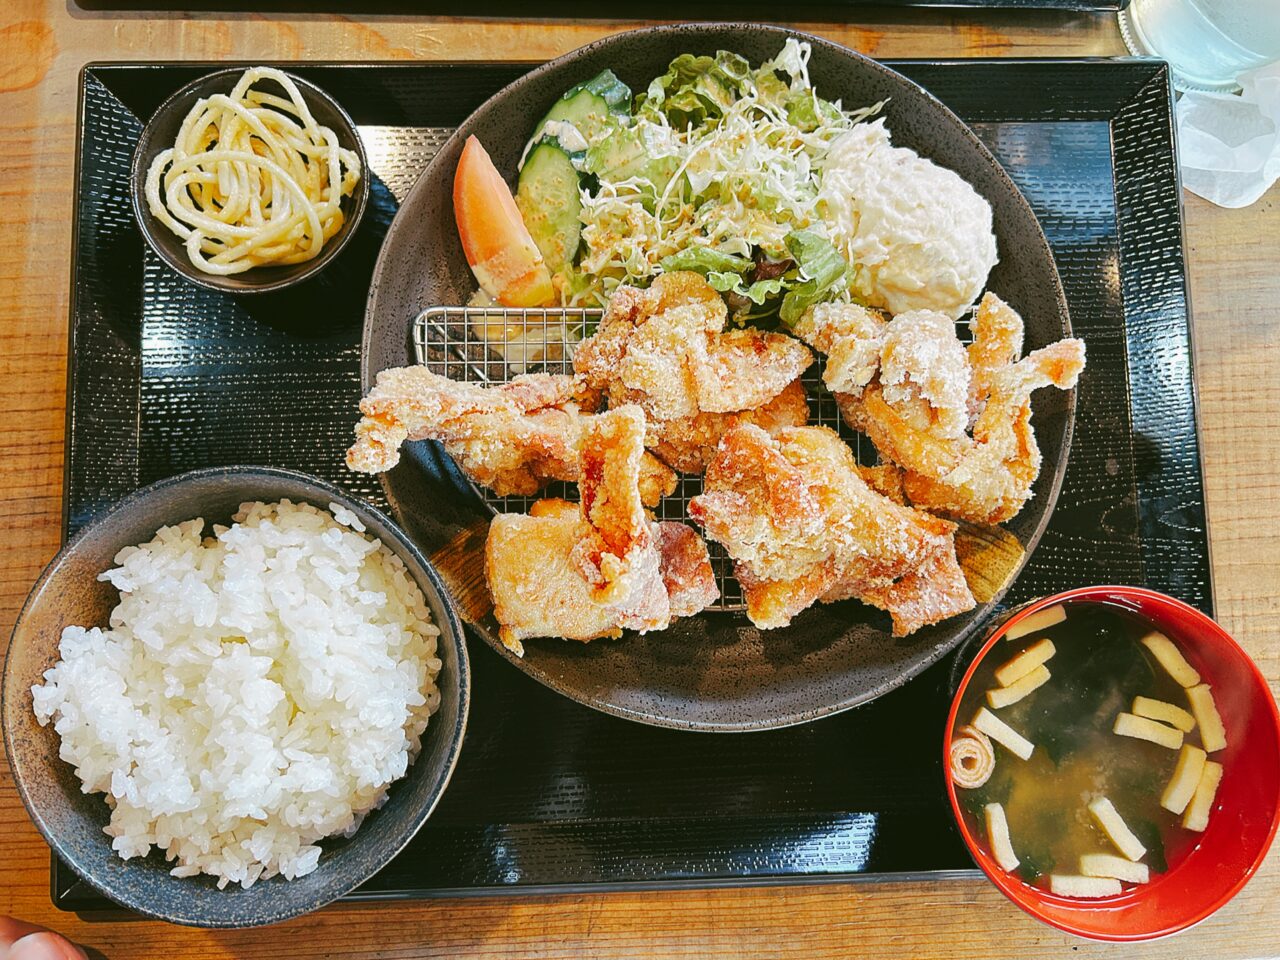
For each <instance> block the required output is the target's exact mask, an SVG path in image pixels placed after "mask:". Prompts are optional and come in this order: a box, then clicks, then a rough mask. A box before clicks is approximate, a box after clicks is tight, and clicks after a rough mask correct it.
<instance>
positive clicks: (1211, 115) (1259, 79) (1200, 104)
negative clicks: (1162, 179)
mask: <svg viewBox="0 0 1280 960" xmlns="http://www.w3.org/2000/svg"><path fill="white" fill-rule="evenodd" d="M1239 83H1240V86H1241V88H1242V93H1241V94H1240V95H1239V96H1236V95H1234V94H1224V93H1195V92H1188V93H1184V94H1183V95H1182V98H1181V99H1180V100H1179V101H1178V106H1177V110H1176V113H1177V124H1178V159H1179V162H1180V163H1181V164H1182V185H1183V186H1184V187H1186V188H1187V189H1188V190H1190V191H1191V192H1192V193H1194V194H1197V195H1198V196H1201V197H1204V198H1205V199H1206V200H1208V201H1210V202H1212V203H1216V204H1218V206H1220V207H1247V206H1249V204H1251V203H1253V202H1254V201H1255V200H1257V199H1258V198H1259V197H1261V196H1262V195H1263V194H1264V193H1266V192H1267V189H1268V188H1269V187H1270V186H1271V185H1272V184H1273V183H1275V181H1276V180H1277V178H1280V62H1276V63H1272V64H1268V65H1267V66H1265V67H1259V68H1258V69H1256V70H1251V71H1249V72H1248V73H1244V74H1241V75H1240V78H1239Z"/></svg>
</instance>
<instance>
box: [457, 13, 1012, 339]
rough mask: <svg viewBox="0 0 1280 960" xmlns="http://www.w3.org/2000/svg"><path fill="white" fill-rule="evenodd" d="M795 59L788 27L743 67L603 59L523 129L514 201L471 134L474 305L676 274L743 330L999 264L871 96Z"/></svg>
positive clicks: (553, 296)
mask: <svg viewBox="0 0 1280 960" xmlns="http://www.w3.org/2000/svg"><path fill="white" fill-rule="evenodd" d="M809 55H810V47H809V45H808V44H806V43H803V42H800V41H798V40H796V39H794V38H792V39H788V40H787V41H786V43H785V45H784V46H783V48H782V50H781V51H779V53H778V54H777V56H775V57H774V58H773V59H771V60H768V61H766V62H765V63H763V64H761V65H760V66H759V67H757V68H752V66H751V64H750V63H749V62H748V61H747V60H746V59H745V58H743V57H742V56H740V55H738V54H736V53H732V52H728V51H720V52H718V53H717V54H716V55H715V56H696V55H693V54H682V55H680V56H678V57H676V58H675V59H674V60H672V61H671V64H670V66H669V68H668V69H667V71H666V73H664V74H662V75H661V76H659V77H656V78H655V79H654V80H653V81H652V82H650V83H649V85H648V87H647V88H646V89H644V90H643V91H640V92H639V93H634V94H633V91H632V90H631V89H629V88H628V87H627V86H626V85H625V84H624V83H622V81H620V80H619V79H618V77H617V76H615V75H614V73H613V72H612V71H611V70H605V71H603V72H601V73H600V74H598V75H597V76H594V77H592V78H590V79H589V80H587V81H585V82H584V83H581V84H578V85H577V86H575V87H573V88H572V89H570V90H568V91H566V92H565V94H564V95H563V96H562V97H561V98H560V99H559V100H558V101H556V103H555V104H554V105H553V106H552V108H551V110H550V111H548V113H547V115H546V116H545V117H543V118H542V120H541V121H539V122H538V124H537V125H536V126H535V127H534V129H533V132H532V135H531V136H530V138H529V140H528V142H527V144H526V146H525V148H524V151H523V155H522V158H521V161H520V166H519V175H518V179H517V183H516V189H515V193H514V196H512V195H511V193H510V191H509V189H508V188H507V185H506V183H505V181H503V179H502V177H501V175H500V174H499V173H498V172H497V170H496V169H494V167H493V164H492V162H491V161H490V160H489V158H488V155H487V154H486V153H485V151H484V148H483V147H482V146H481V145H480V143H479V142H478V141H477V140H475V138H471V139H470V140H469V141H468V143H467V144H466V147H465V148H464V150H463V154H462V158H461V160H460V162H459V166H458V172H457V177H456V179H455V186H454V200H455V211H456V213H457V220H458V226H459V232H460V236H461V238H462V242H463V247H464V249H465V251H466V253H467V259H468V262H469V263H470V264H471V266H472V269H473V271H474V272H475V275H476V278H477V280H478V281H479V284H480V286H481V293H480V294H479V295H478V300H477V301H476V302H479V303H494V302H496V303H499V304H503V305H506V306H523V307H528V306H549V305H555V306H570V307H601V306H604V305H605V304H606V303H607V301H608V299H609V297H610V295H611V293H612V291H613V290H614V289H616V288H617V287H618V286H619V285H622V284H626V285H630V286H639V287H645V286H648V285H649V284H650V283H651V282H652V281H653V279H654V278H655V277H657V276H658V275H660V274H662V273H666V272H671V271H676V270H690V271H694V272H696V273H699V274H701V275H702V276H704V277H705V278H706V279H707V281H708V282H709V283H710V284H711V285H712V286H713V287H714V288H715V289H716V290H718V291H720V292H721V293H722V294H723V295H724V297H725V300H726V302H727V304H728V306H729V311H730V315H731V317H732V319H733V321H734V322H735V323H737V324H739V325H745V324H750V325H753V326H758V327H766V328H768V327H772V326H776V325H778V324H779V323H781V324H782V325H784V326H790V325H792V324H794V323H795V322H796V321H797V320H798V319H799V318H800V316H801V315H802V314H803V313H804V312H805V311H806V310H807V309H808V308H810V307H812V306H813V305H815V304H818V303H821V302H827V301H852V302H857V303H861V304H864V305H867V306H872V307H884V308H892V310H893V312H895V313H897V312H901V311H903V310H908V309H924V308H928V309H938V310H941V311H942V312H945V313H948V314H950V315H952V316H955V317H958V316H959V315H960V314H961V313H963V312H964V311H966V310H968V309H969V307H970V305H971V304H972V302H973V301H974V299H976V297H977V295H978V294H979V293H980V292H981V290H982V288H983V286H984V284H985V281H986V278H987V274H988V273H989V271H990V269H991V267H992V265H993V264H994V263H995V261H996V256H995V254H996V250H995V238H994V235H993V234H992V231H991V209H990V207H989V205H987V203H986V201H985V200H983V199H982V198H981V197H980V196H979V195H978V194H977V193H976V192H975V191H974V190H973V188H972V187H971V186H970V185H969V184H968V183H966V182H965V181H964V180H962V179H961V178H960V177H958V176H957V175H956V174H954V173H953V172H951V171H949V170H945V169H943V168H941V167H937V166H936V165H934V164H933V163H931V162H930V161H928V160H925V159H922V158H920V157H918V156H917V155H916V154H915V153H914V152H913V151H911V150H906V149H903V148H899V147H894V146H892V145H891V144H890V142H889V134H888V132H887V131H886V130H885V128H884V121H883V120H882V119H875V117H876V114H878V113H879V112H880V110H881V109H882V107H883V106H884V104H883V103H876V104H872V105H870V106H866V107H862V108H859V109H856V110H846V109H845V108H844V107H843V106H842V105H841V103H840V102H839V101H830V100H826V99H824V98H823V97H821V96H819V94H818V93H817V91H816V90H815V89H814V86H813V84H812V83H811V82H810V79H809V71H808V61H809ZM500 333H501V338H502V339H510V338H511V334H512V331H511V330H510V329H504V330H502V331H500ZM574 339H576V337H575V338H574Z"/></svg>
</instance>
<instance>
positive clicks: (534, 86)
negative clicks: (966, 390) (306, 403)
mask: <svg viewBox="0 0 1280 960" xmlns="http://www.w3.org/2000/svg"><path fill="white" fill-rule="evenodd" d="M792 35H794V32H793V31H787V30H783V29H780V28H776V27H767V26H761V25H743V24H739V25H731V26H717V25H708V24H691V25H685V26H676V27H658V28H651V29H646V30H638V31H634V32H631V33H624V34H620V35H617V36H613V37H609V38H607V39H605V40H601V41H599V42H597V43H594V44H590V45H588V46H586V47H583V48H582V49H580V50H577V51H574V52H573V53H570V54H568V55H567V56H564V57H561V58H560V59H558V60H554V61H552V62H550V63H548V64H545V65H544V66H541V67H539V68H537V69H536V70H534V71H532V72H530V73H529V74H528V75H526V76H524V77H522V78H521V79H519V80H517V81H516V82H515V83H513V84H511V85H510V86H508V87H506V88H505V89H503V90H502V91H500V92H499V93H497V94H496V95H495V96H493V97H492V98H491V99H490V100H488V101H487V102H486V103H485V104H484V105H483V106H481V107H480V109H479V110H477V111H476V112H475V113H474V114H472V115H471V116H470V117H468V118H467V119H466V120H465V121H464V122H463V123H462V124H461V125H460V126H459V127H458V129H457V131H456V132H455V133H454V134H453V136H452V137H450V138H449V140H448V141H447V142H446V143H445V144H444V146H443V147H441V149H440V152H439V153H438V154H436V157H435V159H434V160H432V162H431V165H430V166H429V167H427V169H426V171H425V172H424V173H423V175H422V177H421V178H420V179H419V180H418V182H417V183H416V184H415V185H414V187H413V189H412V190H411V191H410V192H409V194H408V196H407V197H405V199H404V202H403V204H402V205H401V207H400V212H399V213H398V214H397V216H396V219H395V221H394V222H393V223H392V225H391V230H390V232H389V233H388V234H387V239H386V242H385V243H384V245H383V248H382V254H381V256H380V258H379V261H378V265H377V268H376V269H375V271H374V276H373V283H372V286H371V289H370V294H369V307H368V312H367V314H366V318H365V332H364V350H363V363H362V370H361V373H362V381H363V385H364V388H365V389H366V390H367V389H368V388H369V387H370V386H371V385H372V383H373V379H374V377H375V375H376V374H377V373H378V371H380V370H384V369H386V368H388V367H398V366H404V365H407V364H410V363H412V362H413V353H412V348H411V344H410V337H409V329H410V320H411V319H412V318H413V317H414V316H415V315H416V314H417V313H418V312H419V311H420V310H422V309H423V308H424V307H428V306H435V305H439V304H462V303H466V302H467V300H468V299H469V298H470V296H471V294H472V293H473V291H474V290H475V281H474V279H473V278H472V275H471V271H470V269H469V268H468V267H467V263H466V260H465V258H464V257H463V253H462V247H461V245H460V243H459V241H458V236H457V228H456V226H455V225H454V217H453V208H452V184H453V173H454V168H455V166H456V164H457V159H458V155H459V153H460V151H461V149H462V143H463V141H464V140H465V139H466V137H467V136H468V135H470V134H475V135H476V136H477V137H479V138H480V140H481V142H483V143H484V145H485V147H486V149H487V150H488V151H489V154H490V155H491V156H492V157H493V161H494V163H495V164H496V165H497V167H498V169H499V170H500V171H502V172H503V173H504V175H506V176H507V177H508V179H510V180H514V175H515V170H516V164H517V161H518V159H519V156H520V152H521V150H522V148H523V147H524V142H525V138H526V135H527V134H526V131H527V129H528V128H529V125H530V120H529V118H530V117H539V116H542V115H543V114H544V113H545V112H546V110H547V109H548V108H549V107H550V105H551V103H552V102H553V101H554V100H555V99H556V98H558V97H559V96H560V95H561V94H562V93H563V92H564V91H565V90H567V89H569V87H571V86H573V85H574V84H576V83H579V82H581V81H583V80H585V79H587V78H589V77H591V76H593V75H594V74H596V73H598V72H599V71H600V70H603V69H605V68H606V67H608V68H611V69H612V70H613V71H614V72H615V73H617V74H618V75H619V77H621V79H622V80H623V81H624V82H625V83H627V84H628V85H629V86H630V87H631V88H632V89H633V90H642V89H644V87H645V86H646V85H647V84H648V81H649V80H650V79H651V78H652V77H655V76H658V75H660V74H661V73H662V72H663V71H664V70H665V69H666V65H667V63H668V62H669V61H670V60H671V59H672V58H673V57H675V56H676V55H678V54H680V53H689V52H692V53H697V54H704V53H714V52H715V51H716V50H718V49H726V50H733V51H735V52H737V53H740V54H743V55H744V56H746V57H748V58H749V59H750V60H751V62H752V63H756V64H758V63H760V62H762V61H764V60H766V59H768V58H769V57H770V56H772V55H774V54H775V53H777V51H778V50H779V49H780V48H781V47H782V44H783V41H784V40H785V39H786V38H787V37H788V36H792ZM805 39H807V40H808V41H809V42H810V43H811V44H812V45H813V55H812V58H811V60H810V62H809V72H810V76H811V77H812V79H813V82H814V84H815V86H816V87H817V89H818V90H819V91H820V92H821V93H822V94H823V95H825V96H827V97H829V98H831V99H833V100H834V99H837V98H838V99H841V100H842V101H843V102H844V104H845V105H846V106H856V105H861V104H870V103H875V102H877V101H881V100H884V101H888V106H887V107H886V111H885V113H886V116H887V125H888V128H889V130H890V132H891V133H892V135H893V140H894V143H895V144H898V145H902V146H908V147H912V148H914V149H915V150H917V151H918V152H919V153H921V154H922V155H924V156H927V157H930V158H932V159H933V160H935V161H937V162H939V163H941V164H943V165H945V166H947V167H950V168H952V169H954V170H956V171H957V172H958V173H960V175H961V176H963V177H964V178H965V179H966V180H968V181H969V182H970V183H972V184H973V185H974V186H975V187H976V188H977V190H978V191H979V193H981V194H982V195H983V196H984V197H986V198H987V200H988V201H989V202H990V203H991V206H992V208H993V210H994V213H995V231H996V237H997V240H998V244H999V252H1000V258H1001V261H1000V264H999V265H998V266H997V267H996V269H995V270H994V271H993V272H992V274H991V278H990V281H989V286H990V288H991V289H992V290H995V291H996V292H997V293H999V294H1000V295H1001V296H1002V297H1004V298H1005V299H1006V300H1007V301H1008V302H1009V303H1010V304H1012V305H1013V307H1014V308H1015V309H1017V310H1018V311H1019V312H1021V314H1022V316H1023V318H1024V320H1025V321H1026V341H1027V345H1026V346H1027V349H1028V350H1030V349H1033V348H1036V347H1041V346H1044V345H1045V344H1047V343H1050V342H1052V341H1055V340H1058V339H1059V338H1061V337H1062V336H1064V335H1066V334H1068V333H1069V332H1070V325H1069V322H1068V319H1067V305H1066V298H1065V297H1064V295H1063V292H1062V286H1061V284H1060V283H1059V281H1058V273H1057V269H1056V267H1055V265H1054V260H1053V254H1052V253H1051V252H1050V249H1049V245H1048V242H1047V241H1046V240H1045V237H1044V233H1043V232H1042V231H1041V229H1040V225H1039V223H1038V222H1037V221H1036V218H1035V215H1034V214H1033V213H1032V211H1031V208H1030V207H1029V206H1028V205H1027V202H1026V200H1025V199H1024V198H1023V196H1022V194H1021V193H1020V192H1019V190H1018V188H1017V187H1016V186H1014V184H1013V182H1012V181H1011V180H1010V179H1009V177H1008V176H1007V175H1006V174H1005V172H1004V170H1003V169H1002V168H1001V166H1000V164H999V163H998V162H997V161H996V159H995V158H994V157H993V156H992V155H991V153H990V151H989V150H987V148H986V147H985V146H983V145H982V143H981V142H980V141H979V140H978V138H977V137H975V136H974V134H973V132H972V131H971V130H970V129H969V128H968V127H967V126H965V124H964V123H963V122H962V121H961V120H960V119H959V118H958V117H956V116H955V114H953V113H952V112H951V111H950V110H948V109H947V108H946V107H944V106H943V105H942V104H941V103H940V102H939V101H938V100H936V99H935V98H934V97H933V96H932V95H930V94H929V93H927V92H926V91H925V90H924V89H923V88H922V87H920V86H918V85H917V84H915V83H913V82H912V81H910V80H908V79H907V78H906V77H904V76H902V75H901V74H899V73H896V72H895V71H893V70H890V69H889V68H888V67H885V66H882V65H880V64H878V63H876V62H875V61H873V60H870V59H868V58H866V57H863V56H861V55H859V54H857V53H854V52H853V51H851V50H848V49H846V48H845V47H841V46H838V45H836V44H833V43H829V42H827V41H824V40H821V39H819V38H817V37H805ZM1086 376H1087V374H1086ZM1073 407H1074V394H1073V393H1063V392H1061V391H1055V390H1043V391H1040V392H1038V393H1037V394H1036V395H1035V399H1034V415H1035V424H1036V433H1037V437H1038V438H1039V441H1040V446H1041V449H1042V451H1043V454H1044V466H1043V468H1042V470H1041V474H1040V478H1039V480H1038V481H1037V483H1036V486H1035V496H1034V499H1033V500H1032V501H1031V502H1030V503H1029V504H1028V505H1027V507H1026V508H1025V509H1024V510H1023V511H1022V513H1020V514H1019V515H1018V516H1017V517H1016V518H1015V519H1014V520H1012V521H1011V522H1010V523H1008V524H1007V527H1006V529H1007V530H1008V532H1009V533H1010V534H1012V535H1013V537H1015V538H1016V539H1017V544H1015V545H1014V552H1015V554H1016V556H1014V557H1013V558H1012V559H1010V560H1009V562H1008V564H1007V566H1006V567H1005V568H1004V569H1003V570H1002V571H1001V573H1000V576H999V582H997V583H996V584H995V585H994V586H993V587H992V588H991V589H988V590H985V591H984V593H983V595H982V596H981V598H980V599H981V600H982V601H983V602H981V603H980V604H979V605H978V606H977V608H976V609H974V610H972V611H970V612H969V613H967V614H964V615H962V616H959V617H955V618H952V619H951V620H948V621H946V622H944V623H941V624H938V625H936V626H933V627H929V628H927V629H924V630H921V631H919V632H918V633H916V634H914V635H912V636H910V637H907V638H905V639H898V638H894V637H892V636H891V635H890V631H889V620H888V617H887V615H885V614H883V613H881V612H879V611H874V610H872V609H870V608H868V607H865V606H863V605H862V604H859V603H857V602H853V601H849V602H845V603H839V604H831V605H827V604H819V605H817V606H814V607H812V608H810V609H809V610H807V611H805V612H804V613H802V614H801V615H800V616H798V617H797V618H796V619H795V620H794V621H793V623H792V624H791V625H790V626H789V627H786V628H784V629H780V630H771V631H768V632H767V633H762V632H761V631H759V630H757V629H756V628H755V627H753V626H752V625H751V623H750V622H749V621H748V620H747V619H746V617H745V615H742V614H727V613H714V612H706V613H703V614H700V615H699V616H696V617H692V618H689V619H685V620H680V621H677V622H676V623H675V624H673V625H672V627H671V628H670V629H668V630H666V631H663V632H661V633H654V634H648V635H645V636H642V637H637V636H633V635H627V636H624V637H623V638H622V639H620V640H617V641H596V642H594V643H591V644H589V645H584V644H580V643H566V642H564V641H562V640H556V639H551V640H546V639H544V640H534V641H530V642H527V643H526V644H525V648H526V653H525V656H524V657H517V656H515V655H514V654H511V653H510V652H509V651H507V650H506V648H505V647H503V646H502V644H501V642H500V641H499V640H498V638H497V630H496V624H495V622H494V621H493V619H492V615H491V614H487V613H486V605H485V604H484V602H483V592H482V591H483V582H482V579H481V577H482V574H481V570H482V556H481V551H482V548H483V540H484V525H485V522H486V520H487V518H488V513H487V512H486V508H485V507H484V505H483V504H482V503H481V502H480V501H479V500H478V499H477V498H476V497H474V496H472V495H468V494H467V493H465V492H460V490H459V487H458V485H457V484H456V482H453V481H452V480H451V478H450V476H449V473H448V471H441V469H440V467H439V463H440V460H441V458H442V457H443V456H444V455H443V454H442V453H441V452H440V450H439V448H438V447H437V446H436V445H435V444H431V443H414V444H409V445H408V446H407V455H406V456H405V457H404V459H403V460H402V462H401V465H400V466H398V467H396V468H395V469H394V470H392V471H391V472H390V473H388V474H386V475H384V477H383V484H384V486H385V488H386V492H387V497H388V499H389V500H390V502H391V506H392V509H393V510H394V511H395V513H396V517H397V519H399V520H400V522H401V523H402V524H404V525H405V526H406V528H407V529H408V530H409V533H410V535H411V536H412V537H413V538H414V539H415V540H416V541H417V542H418V544H419V545H420V546H422V548H423V549H424V550H425V551H427V553H429V554H433V555H437V556H440V555H442V552H447V555H448V560H447V561H444V562H438V566H440V568H441V573H442V575H443V576H444V578H445V581H446V583H447V584H448V585H449V587H450V589H452V590H453V591H454V593H455V595H456V596H458V597H460V598H463V602H461V603H460V606H461V608H462V612H463V617H464V619H467V620H468V621H469V622H470V624H471V626H473V627H474V628H475V629H476V630H477V631H478V632H479V633H480V634H481V635H482V636H483V637H484V638H485V639H486V640H487V641H488V642H489V643H490V645H491V646H493V648H494V649H495V650H497V651H498V652H499V653H501V654H502V655H503V656H505V657H506V658H507V659H508V660H510V661H511V662H512V663H513V664H515V665H516V666H517V667H519V668H520V669H521V670H524V671H525V672H526V673H528V674H529V675H530V676H532V677H535V678H536V679H538V680H539V681H541V682H542V683H545V684H547V685H548V686H550V687H552V688H553V689H555V690H557V691H559V692H560V693H563V694H565V695H566V696H569V697H572V698H573V699H575V700H577V701H579V702H580V703H584V704H587V705H589V706H592V707H595V708H596V709H599V710H604V711H606V712H608V713H612V714H616V715H618V716H621V717H627V718H629V719H633V720H640V721H643V722H646V723H653V724H658V725H661V726H672V727H680V728H686V729H697V730H726V731H727V730H761V729H770V728H775V727H782V726H787V725H789V724H793V723H800V722H803V721H806V720H812V719H814V718H816V717H821V716H825V715H827V714H830V713H835V712H837V711H840V710H845V709H848V708H849V707H853V706H856V705H858V704H860V703H865V702H866V701H868V700H871V699H874V698H875V697H878V696H880V695H881V694H884V693H886V692H887V691H889V690H892V689H893V688H894V687H896V686H899V685H900V684H902V683H905V682H906V681H907V680H909V679H910V678H911V677H913V676H915V675H916V674H917V673H919V672H920V671H921V670H923V669H924V668H925V667H926V666H928V665H929V664H930V663H932V662H934V661H935V660H937V659H938V658H939V657H941V656H942V655H943V654H944V653H946V652H947V651H948V650H949V649H951V648H952V647H953V646H954V645H955V644H957V643H959V642H960V641H961V640H963V639H964V638H965V637H966V636H968V635H969V634H971V633H972V632H973V631H974V630H975V629H977V628H978V626H979V625H980V624H981V623H982V622H983V620H984V619H985V618H986V617H987V615H988V614H989V613H990V612H991V610H992V608H993V607H994V605H995V603H996V602H997V601H998V600H999V599H1000V597H1001V596H1002V595H1003V593H1004V590H1005V589H1006V588H1007V586H1008V584H1009V582H1011V579H1012V577H1013V576H1014V575H1015V574H1016V572H1017V570H1018V569H1020V567H1021V564H1022V561H1023V559H1025V555H1026V553H1028V552H1030V551H1031V550H1032V549H1033V548H1034V547H1035V545H1036V542H1037V541H1038V540H1039V539H1040V534H1041V533H1042V531H1043V530H1044V527H1045V524H1046V523H1047V522H1048V519H1049V515H1050V513H1051V512H1052V510H1053V504H1054V501H1055V500H1056V498H1057V494H1058V489H1059V486H1060V484H1061V481H1062V473H1063V470H1064V469H1065V467H1066V460H1067V447H1068V445H1069V442H1070V435H1071V415H1072V410H1073ZM446 459H447V458H446ZM988 536H990V533H989V532H988V533H979V532H974V534H973V537H974V538H975V539H974V541H973V542H975V543H976V542H977V540H978V539H981V538H982V537H988ZM1018 545H1020V547H1021V549H1018ZM974 552H975V553H981V551H977V550H975V551H974ZM976 592H978V590H977V588H976V587H975V593H976Z"/></svg>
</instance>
